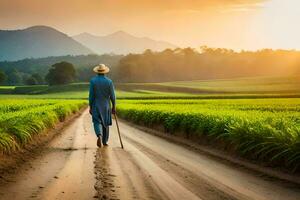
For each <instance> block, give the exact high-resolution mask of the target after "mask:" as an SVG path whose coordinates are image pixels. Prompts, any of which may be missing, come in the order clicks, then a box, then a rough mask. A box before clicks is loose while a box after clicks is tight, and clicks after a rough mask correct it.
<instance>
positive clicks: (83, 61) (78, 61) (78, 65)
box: [0, 54, 123, 84]
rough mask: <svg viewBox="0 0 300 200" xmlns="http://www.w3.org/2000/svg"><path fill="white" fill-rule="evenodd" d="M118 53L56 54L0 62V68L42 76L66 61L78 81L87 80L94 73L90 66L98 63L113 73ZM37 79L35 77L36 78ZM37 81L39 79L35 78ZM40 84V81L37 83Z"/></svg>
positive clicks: (7, 71)
mask: <svg viewBox="0 0 300 200" xmlns="http://www.w3.org/2000/svg"><path fill="white" fill-rule="evenodd" d="M122 57H123V56H120V55H108V54H106V55H81V56H57V57H47V58H30V59H29V58H28V59H23V60H19V61H12V62H7V61H4V62H0V70H3V71H5V72H6V73H7V74H8V73H10V72H11V71H13V69H17V70H18V71H19V72H22V73H27V74H36V73H38V74H40V75H41V76H42V77H44V76H46V74H47V72H48V70H49V69H50V68H51V66H52V65H53V64H55V63H59V62H62V61H66V62H69V63H72V64H73V65H74V67H75V69H76V71H77V74H78V76H77V77H76V80H78V81H86V82H87V81H89V80H90V78H91V77H92V76H94V73H93V72H92V68H93V67H94V66H96V65H98V64H99V63H105V64H106V65H107V66H109V67H110V69H111V72H112V73H111V74H114V70H115V66H116V65H117V64H118V62H119V60H120V58H122ZM35 78H36V77H35ZM36 79H37V78H36ZM37 81H38V82H39V80H38V79H37ZM42 83H43V82H42ZM39 84H41V83H39Z"/></svg>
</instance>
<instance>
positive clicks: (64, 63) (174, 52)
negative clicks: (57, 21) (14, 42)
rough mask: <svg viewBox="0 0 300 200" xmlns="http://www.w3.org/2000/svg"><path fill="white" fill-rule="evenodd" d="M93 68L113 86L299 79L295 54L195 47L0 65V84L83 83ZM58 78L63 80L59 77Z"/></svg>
mask: <svg viewBox="0 0 300 200" xmlns="http://www.w3.org/2000/svg"><path fill="white" fill-rule="evenodd" d="M99 63H105V64H106V65H108V66H110V68H111V73H110V74H109V76H110V77H111V78H112V79H113V80H114V81H115V82H163V81H180V80H208V79H226V78H238V77H251V76H288V75H293V74H296V73H298V74H300V52H299V51H295V50H272V49H263V50H259V51H240V52H235V51H233V50H230V49H220V48H208V47H201V48H200V50H196V49H192V48H184V49H181V48H177V49H166V50H164V51H162V52H153V51H151V50H146V51H145V52H144V53H142V54H128V55H127V56H118V55H88V56H60V57H48V58H40V59H25V60H21V61H16V62H0V84H2V85H23V84H27V85H35V84H65V83H68V82H82V81H85V82H87V81H89V79H90V78H91V77H92V76H94V72H93V71H92V69H93V67H94V66H95V65H97V64H99ZM64 70H65V71H64ZM56 72H57V73H56ZM62 74H65V76H64V77H60V76H62ZM66 76H67V77H66ZM64 80H66V81H64Z"/></svg>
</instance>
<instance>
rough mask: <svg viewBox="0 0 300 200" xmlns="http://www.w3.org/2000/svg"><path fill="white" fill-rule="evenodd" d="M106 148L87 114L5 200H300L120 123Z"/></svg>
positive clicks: (26, 169)
mask: <svg viewBox="0 0 300 200" xmlns="http://www.w3.org/2000/svg"><path fill="white" fill-rule="evenodd" d="M120 128H121V131H122V135H123V140H124V141H123V142H124V146H125V149H124V150H122V149H121V148H120V144H119V141H118V136H117V132H116V127H115V126H113V127H111V137H110V143H109V144H110V145H109V146H108V147H105V148H102V149H98V148H97V147H96V137H95V136H94V133H93V130H92V126H91V119H90V116H89V114H88V112H84V113H83V115H81V116H80V117H79V118H77V119H76V120H75V121H74V123H72V124H71V125H70V126H69V127H67V128H66V129H65V130H64V132H63V133H62V134H61V136H59V137H57V138H55V139H54V140H53V141H52V142H51V143H50V144H49V145H48V146H47V147H45V149H44V150H43V152H42V153H41V154H40V156H38V157H36V158H34V159H33V160H32V161H30V162H27V163H25V164H24V166H23V167H22V169H20V170H19V171H18V172H17V173H16V174H14V175H10V176H8V177H5V179H6V183H5V184H2V185H1V186H0V199H46V200H47V199H66V200H67V199H76V200H77V199H78V200H81V199H83V200H85V199H97V198H98V199H122V200H123V199H125V200H126V199H128V200H129V199H172V200H173V199H174V200H176V199H180V200H182V199H188V200H193V199H203V200H212V199H215V200H221V199H257V200H260V199H262V200H263V199H264V200H271V199H272V200H281V199H283V200H298V199H300V188H299V187H297V186H291V185H287V184H284V183H278V182H274V180H271V179H266V178H263V177H261V176H259V175H255V174H253V173H251V172H248V171H246V170H243V169H240V168H238V167H235V166H232V165H230V164H225V163H223V162H219V161H217V160H214V159H213V158H211V157H209V156H207V155H202V154H200V153H197V152H193V151H191V150H188V149H186V148H184V147H181V146H179V145H177V144H174V143H171V142H168V141H166V140H164V139H161V138H159V137H156V136H153V135H150V134H147V133H144V132H143V131H140V130H138V129H136V128H134V127H131V126H130V125H128V124H125V123H120Z"/></svg>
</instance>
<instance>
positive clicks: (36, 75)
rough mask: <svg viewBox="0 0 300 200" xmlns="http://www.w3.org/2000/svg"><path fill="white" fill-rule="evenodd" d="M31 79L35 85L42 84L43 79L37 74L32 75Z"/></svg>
mask: <svg viewBox="0 0 300 200" xmlns="http://www.w3.org/2000/svg"><path fill="white" fill-rule="evenodd" d="M31 77H32V78H34V79H35V80H36V83H37V84H38V85H41V84H43V83H44V79H43V77H42V76H41V75H40V74H38V73H34V74H32V75H31Z"/></svg>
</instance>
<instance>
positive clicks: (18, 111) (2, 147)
mask: <svg viewBox="0 0 300 200" xmlns="http://www.w3.org/2000/svg"><path fill="white" fill-rule="evenodd" d="M85 105H86V101H83V100H64V101H61V100H35V99H27V100H26V99H1V100H0V152H2V153H9V152H11V151H13V150H16V149H19V148H21V147H22V146H23V145H24V144H26V143H27V142H29V141H30V140H31V139H32V138H33V136H34V135H36V134H39V133H41V132H42V131H43V130H45V129H47V128H51V127H53V126H54V125H55V124H56V123H57V122H59V121H63V120H64V119H65V118H66V117H67V116H68V115H70V114H72V113H75V112H77V111H78V110H79V109H80V108H82V107H84V106H85Z"/></svg>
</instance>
